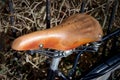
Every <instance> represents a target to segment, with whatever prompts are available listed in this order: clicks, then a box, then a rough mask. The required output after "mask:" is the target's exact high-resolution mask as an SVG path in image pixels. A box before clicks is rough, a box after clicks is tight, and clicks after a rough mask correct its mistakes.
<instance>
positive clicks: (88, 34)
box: [12, 14, 103, 51]
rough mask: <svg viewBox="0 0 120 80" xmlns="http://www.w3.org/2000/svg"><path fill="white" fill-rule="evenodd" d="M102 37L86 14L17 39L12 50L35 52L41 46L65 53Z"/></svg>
mask: <svg viewBox="0 0 120 80" xmlns="http://www.w3.org/2000/svg"><path fill="white" fill-rule="evenodd" d="M102 35H103V32H102V29H101V26H100V24H99V23H98V21H97V20H96V19H94V18H93V17H92V16H89V15H87V14H75V15H72V16H70V17H69V18H67V19H66V20H64V22H63V23H62V24H60V25H58V26H56V27H53V28H51V29H47V30H42V31H36V32H33V33H30V34H27V35H24V36H21V37H19V38H17V39H16V40H15V41H14V42H13V44H12V48H13V49H15V50H36V49H39V45H40V44H42V45H43V48H49V49H56V50H63V51H65V50H70V49H74V48H76V47H78V46H80V45H83V44H86V43H89V42H94V41H99V40H101V37H102ZM68 39H69V40H68Z"/></svg>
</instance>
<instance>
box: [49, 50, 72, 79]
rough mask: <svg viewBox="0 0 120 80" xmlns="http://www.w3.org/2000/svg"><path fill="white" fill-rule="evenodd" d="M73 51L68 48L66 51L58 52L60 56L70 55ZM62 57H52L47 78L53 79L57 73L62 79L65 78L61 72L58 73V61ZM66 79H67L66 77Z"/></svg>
mask: <svg viewBox="0 0 120 80" xmlns="http://www.w3.org/2000/svg"><path fill="white" fill-rule="evenodd" d="M72 53H73V52H72V50H68V51H64V52H60V54H62V55H63V56H62V57H67V56H69V55H71V54H72ZM56 55H57V54H54V56H56ZM62 57H57V58H53V59H52V62H51V65H50V68H49V71H48V75H47V80H55V76H56V75H59V76H62V77H63V78H64V79H66V77H65V76H64V75H63V74H59V73H58V72H59V71H58V66H59V63H60V60H61V58H62ZM66 80H67V79H66Z"/></svg>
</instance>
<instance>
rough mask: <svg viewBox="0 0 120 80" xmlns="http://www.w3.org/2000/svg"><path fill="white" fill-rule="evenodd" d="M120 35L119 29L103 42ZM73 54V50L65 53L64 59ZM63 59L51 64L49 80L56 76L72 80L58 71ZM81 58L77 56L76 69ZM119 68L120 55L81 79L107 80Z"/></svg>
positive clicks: (53, 61) (64, 79)
mask: <svg viewBox="0 0 120 80" xmlns="http://www.w3.org/2000/svg"><path fill="white" fill-rule="evenodd" d="M118 34H120V29H117V30H116V31H114V32H112V33H111V34H109V35H107V36H105V37H104V38H103V39H102V40H103V41H104V40H107V39H109V38H111V37H113V36H117V35H118ZM81 52H82V51H81ZM72 53H73V52H72V50H70V51H65V52H64V54H66V55H64V57H67V56H69V55H71V54H72ZM82 53H83V52H82ZM80 54H81V53H80ZM55 55H56V54H55ZM61 58H62V57H57V58H53V59H52V62H51V65H50V68H49V71H48V76H47V80H55V76H59V77H61V78H62V79H63V80H70V77H69V75H67V76H65V75H64V74H63V73H62V72H60V71H59V70H58V65H59V63H60V60H61ZM79 58H80V55H77V57H76V60H75V62H74V64H73V66H74V65H75V67H76V64H77V62H78V59H79ZM118 68H120V53H119V54H117V55H115V56H113V57H112V58H110V59H109V60H107V61H105V62H104V63H102V64H100V65H99V66H97V67H96V68H94V69H93V70H92V71H90V72H89V73H88V74H87V75H85V76H84V77H82V78H80V80H90V79H93V80H103V79H104V80H106V79H107V78H108V77H109V76H110V74H111V73H112V72H113V71H114V70H116V69H118ZM72 69H73V68H72ZM72 69H71V70H72ZM71 76H72V75H71Z"/></svg>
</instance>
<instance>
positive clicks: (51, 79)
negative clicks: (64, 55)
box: [47, 57, 61, 80]
mask: <svg viewBox="0 0 120 80" xmlns="http://www.w3.org/2000/svg"><path fill="white" fill-rule="evenodd" d="M60 60H61V57H58V58H53V59H52V62H51V65H50V69H49V71H48V74H47V80H55V76H56V71H57V70H58V65H59V63H60Z"/></svg>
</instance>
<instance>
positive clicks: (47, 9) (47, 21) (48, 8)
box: [46, 0, 51, 29]
mask: <svg viewBox="0 0 120 80" xmlns="http://www.w3.org/2000/svg"><path fill="white" fill-rule="evenodd" d="M50 7H51V5H50V0H46V28H47V29H48V28H50Z"/></svg>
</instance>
